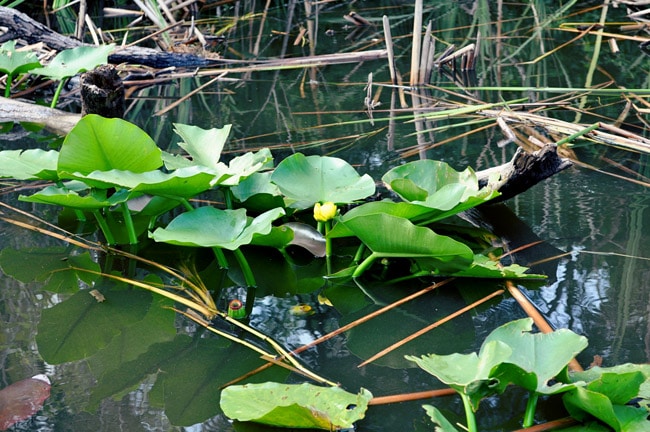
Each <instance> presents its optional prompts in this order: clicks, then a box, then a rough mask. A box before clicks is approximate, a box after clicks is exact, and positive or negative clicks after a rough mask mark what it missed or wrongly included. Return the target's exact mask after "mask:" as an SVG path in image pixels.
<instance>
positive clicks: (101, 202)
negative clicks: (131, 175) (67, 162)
mask: <svg viewBox="0 0 650 432" xmlns="http://www.w3.org/2000/svg"><path fill="white" fill-rule="evenodd" d="M129 198H131V196H129V194H128V192H127V191H121V192H118V193H115V194H113V195H111V196H110V197H108V195H107V193H106V190H105V189H104V190H91V189H90V188H89V187H88V186H87V185H85V184H83V183H81V182H69V183H66V184H65V185H64V186H63V187H58V186H48V187H46V188H44V189H43V190H41V191H39V192H36V193H35V194H32V195H29V196H24V195H20V196H19V197H18V199H19V200H20V201H26V202H34V203H40V204H50V205H59V206H63V207H69V208H74V209H79V210H97V209H101V208H106V207H110V206H113V205H115V204H119V203H121V202H124V201H126V200H128V199H129Z"/></svg>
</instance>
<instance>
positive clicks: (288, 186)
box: [271, 153, 375, 209]
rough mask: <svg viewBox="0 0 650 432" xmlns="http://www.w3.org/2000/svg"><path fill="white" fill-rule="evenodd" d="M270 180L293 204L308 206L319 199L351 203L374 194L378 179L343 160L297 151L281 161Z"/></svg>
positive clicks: (302, 206) (300, 206)
mask: <svg viewBox="0 0 650 432" xmlns="http://www.w3.org/2000/svg"><path fill="white" fill-rule="evenodd" d="M271 181H272V182H273V183H275V184H276V185H277V186H278V187H279V188H280V191H282V193H283V194H284V195H285V196H286V197H287V199H288V201H289V203H290V207H292V208H297V209H305V208H309V207H312V206H313V205H314V203H317V202H327V201H331V202H333V203H339V204H341V203H351V202H353V201H356V200H360V199H363V198H366V197H368V196H370V195H372V194H373V193H375V182H374V180H373V179H372V178H371V177H370V176H369V175H367V174H365V175H363V176H359V173H357V171H356V170H355V169H354V168H353V167H352V166H351V165H350V164H349V163H347V162H346V161H344V160H343V159H338V158H334V157H328V156H305V155H303V154H302V153H296V154H294V155H292V156H289V157H288V158H286V159H284V160H283V161H282V162H280V163H279V164H278V166H277V167H276V168H275V170H274V171H273V174H272V175H271Z"/></svg>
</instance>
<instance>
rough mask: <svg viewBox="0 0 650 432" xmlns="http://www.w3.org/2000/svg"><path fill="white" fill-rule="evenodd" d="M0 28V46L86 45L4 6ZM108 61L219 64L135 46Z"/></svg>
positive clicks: (155, 64)
mask: <svg viewBox="0 0 650 432" xmlns="http://www.w3.org/2000/svg"><path fill="white" fill-rule="evenodd" d="M0 27H5V28H6V29H7V30H6V31H5V33H4V34H2V35H0V43H3V42H6V41H8V40H13V39H22V40H24V41H26V42H27V43H29V44H35V43H38V42H43V43H44V44H45V45H47V46H48V47H49V48H51V49H53V50H55V51H63V50H66V49H70V48H76V47H79V46H83V45H87V44H84V43H83V42H81V41H79V40H77V39H73V38H71V37H67V36H63V35H61V34H59V33H57V32H55V31H53V30H52V29H50V28H48V27H47V26H45V25H43V24H41V23H39V22H38V21H35V20H33V19H32V18H30V17H29V16H28V15H26V14H24V13H22V12H19V11H17V10H15V9H11V8H8V7H2V6H0ZM108 61H109V62H111V63H114V64H120V63H129V64H139V65H145V66H150V67H153V68H166V67H172V66H175V67H186V68H196V67H206V66H214V65H215V64H218V63H219V60H218V59H208V58H205V57H201V56H198V55H194V54H190V53H176V52H165V51H160V50H156V49H153V48H146V47H138V46H130V47H124V48H122V47H120V48H118V49H116V50H115V51H114V52H113V53H112V54H110V55H109V56H108Z"/></svg>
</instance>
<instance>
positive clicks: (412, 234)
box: [341, 213, 474, 271]
mask: <svg viewBox="0 0 650 432" xmlns="http://www.w3.org/2000/svg"><path fill="white" fill-rule="evenodd" d="M341 223H343V224H344V225H345V226H346V227H347V228H348V229H349V230H350V231H351V232H352V233H354V235H356V236H357V237H358V238H359V239H360V240H361V241H362V242H363V243H364V244H365V245H366V246H368V248H369V249H370V250H371V251H372V252H373V253H374V255H375V257H412V258H418V257H421V258H424V257H427V258H430V259H432V260H435V261H436V262H437V263H438V264H439V266H440V267H441V268H443V269H444V270H445V271H458V270H461V269H464V268H467V267H468V266H469V265H470V264H471V263H472V260H473V258H474V253H473V252H472V250H471V249H470V248H469V247H467V246H466V245H464V244H463V243H460V242H458V241H456V240H454V239H452V238H451V237H447V236H442V235H438V234H436V233H435V232H433V231H432V230H431V229H429V228H425V227H418V226H416V225H414V224H413V223H411V222H410V221H409V220H408V219H404V218H401V217H396V216H391V215H389V214H383V213H376V214H369V215H365V216H358V217H353V218H351V219H349V220H346V221H345V222H341Z"/></svg>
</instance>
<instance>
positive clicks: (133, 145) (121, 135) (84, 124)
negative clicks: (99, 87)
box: [57, 114, 163, 178]
mask: <svg viewBox="0 0 650 432" xmlns="http://www.w3.org/2000/svg"><path fill="white" fill-rule="evenodd" d="M162 164H163V162H162V157H161V151H160V149H159V148H158V147H157V146H156V143H155V142H154V141H153V140H152V139H151V137H149V135H147V134H146V133H145V132H144V131H143V130H142V129H140V128H139V127H137V126H136V125H134V124H132V123H129V122H127V121H125V120H121V119H107V118H104V117H101V116H98V115H95V114H88V115H87V116H84V117H83V118H82V119H81V120H79V123H77V124H76V125H75V127H74V128H73V129H72V130H71V131H70V133H69V134H68V135H67V136H66V138H65V140H64V141H63V145H62V146H61V151H60V154H59V160H58V165H57V170H58V172H59V175H60V176H61V177H64V176H65V175H70V174H73V173H81V174H84V175H87V174H90V173H91V172H93V171H110V170H113V169H117V170H124V171H133V172H139V173H141V172H146V171H152V170H155V169H158V168H159V167H161V166H162ZM64 178H65V177H64Z"/></svg>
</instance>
